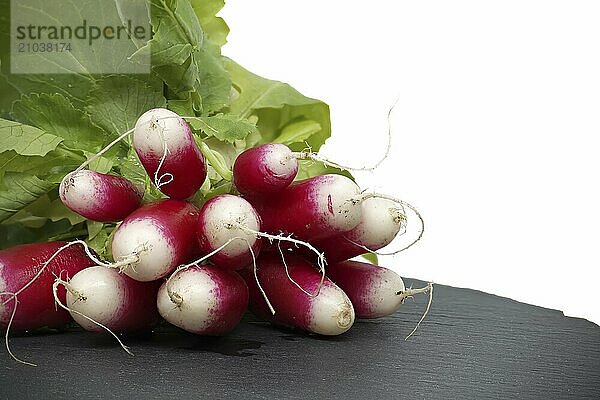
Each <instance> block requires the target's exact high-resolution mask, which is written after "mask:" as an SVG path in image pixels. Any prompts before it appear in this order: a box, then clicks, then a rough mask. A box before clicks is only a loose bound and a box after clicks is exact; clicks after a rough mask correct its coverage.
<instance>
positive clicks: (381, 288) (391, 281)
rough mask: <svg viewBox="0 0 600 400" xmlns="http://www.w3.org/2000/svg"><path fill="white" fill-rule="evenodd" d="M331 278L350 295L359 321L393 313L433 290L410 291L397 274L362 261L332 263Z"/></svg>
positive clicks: (329, 266) (329, 274)
mask: <svg viewBox="0 0 600 400" xmlns="http://www.w3.org/2000/svg"><path fill="white" fill-rule="evenodd" d="M327 276H328V277H329V278H330V279H331V280H332V281H334V282H335V283H336V285H338V286H339V287H341V288H342V289H343V290H344V292H345V293H346V294H347V295H348V297H349V298H350V300H351V301H352V304H353V305H354V311H355V312H356V316H357V317H358V318H379V317H383V316H386V315H390V314H393V313H395V312H396V311H397V310H398V308H400V305H402V303H403V302H404V300H405V299H406V298H407V297H410V296H414V295H415V294H417V293H426V292H428V291H429V290H430V286H427V287H425V288H421V289H406V287H405V286H404V281H403V280H402V278H401V277H400V275H398V274H397V273H395V272H394V271H392V270H390V269H387V268H383V267H380V266H377V265H373V264H369V263H364V262H359V261H344V262H341V263H337V264H330V265H328V267H327Z"/></svg>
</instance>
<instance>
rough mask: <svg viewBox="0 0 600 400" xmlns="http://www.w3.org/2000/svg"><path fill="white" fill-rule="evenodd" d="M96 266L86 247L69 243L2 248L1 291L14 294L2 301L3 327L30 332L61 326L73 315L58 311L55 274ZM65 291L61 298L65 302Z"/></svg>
mask: <svg viewBox="0 0 600 400" xmlns="http://www.w3.org/2000/svg"><path fill="white" fill-rule="evenodd" d="M91 265H94V261H93V260H92V259H90V257H89V256H88V254H87V253H86V251H84V248H83V247H82V246H80V245H77V246H75V245H71V244H69V243H66V242H49V243H33V244H24V245H20V246H15V247H11V248H9V249H5V250H0V292H4V293H6V294H13V295H14V296H16V297H17V298H18V304H19V305H18V308H17V310H15V306H14V304H15V303H14V301H12V300H14V298H15V297H14V296H13V297H10V298H9V299H7V300H4V299H3V301H2V302H1V303H0V329H2V330H4V329H8V324H9V322H10V320H11V316H12V314H13V312H14V317H13V318H12V323H11V325H10V328H11V329H14V330H17V331H27V330H33V329H38V328H42V327H49V328H58V327H61V326H63V325H65V324H67V323H68V322H70V321H71V320H72V319H71V316H70V315H69V313H67V312H66V311H63V310H57V309H56V308H55V306H54V298H53V296H52V284H53V283H54V275H60V274H61V273H64V274H65V275H66V276H73V275H75V274H76V273H77V272H79V271H81V270H82V269H84V268H87V267H89V266H91ZM65 296H66V294H65V291H64V290H60V291H59V292H58V297H59V298H60V299H61V300H63V301H64V299H65Z"/></svg>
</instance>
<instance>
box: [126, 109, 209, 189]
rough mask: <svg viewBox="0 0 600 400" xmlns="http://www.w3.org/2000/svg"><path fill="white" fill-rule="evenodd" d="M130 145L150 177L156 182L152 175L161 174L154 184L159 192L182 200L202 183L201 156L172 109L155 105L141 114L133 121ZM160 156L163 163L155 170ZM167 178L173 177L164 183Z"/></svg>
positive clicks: (190, 135) (185, 126)
mask: <svg viewBox="0 0 600 400" xmlns="http://www.w3.org/2000/svg"><path fill="white" fill-rule="evenodd" d="M133 145H134V147H135V152H136V153H137V155H138V158H139V159H140V162H141V163H142V165H143V166H144V168H145V169H146V172H147V173H148V175H149V176H150V178H151V179H152V180H153V181H156V180H155V175H157V176H158V177H161V176H162V177H163V178H159V182H155V184H160V187H159V189H160V191H161V192H163V193H164V194H166V195H167V196H169V197H171V198H173V199H179V200H185V199H187V198H189V197H191V196H193V195H194V194H195V193H196V191H198V189H200V186H202V184H203V183H204V180H205V179H206V161H205V159H204V155H203V154H202V152H201V151H200V149H199V148H198V145H197V144H196V142H195V140H194V136H193V135H192V131H191V129H190V127H189V125H188V124H187V122H185V120H184V119H183V118H181V117H179V116H178V115H177V114H175V113H174V112H172V111H170V110H167V109H164V108H155V109H152V110H149V111H146V112H145V113H144V114H142V115H141V116H140V118H139V119H138V120H137V123H136V124H135V130H134V131H133ZM165 146H166V148H167V149H168V151H167V153H166V155H165ZM161 159H163V164H162V166H160V170H158V169H159V165H160V163H161ZM157 170H158V172H157ZM169 174H170V175H169ZM168 177H172V181H171V182H169V183H166V182H167V181H168V180H169V178H168Z"/></svg>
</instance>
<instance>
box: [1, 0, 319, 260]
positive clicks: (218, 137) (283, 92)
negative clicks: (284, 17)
mask: <svg viewBox="0 0 600 400" xmlns="http://www.w3.org/2000/svg"><path fill="white" fill-rule="evenodd" d="M223 6H224V1H223V0H151V19H150V23H151V26H152V30H153V36H152V39H151V40H150V41H149V43H148V44H147V45H146V46H143V47H141V48H139V49H138V50H137V52H150V54H151V60H152V69H151V71H152V72H151V73H150V74H148V75H116V74H112V75H84V74H64V75H35V74H34V75H12V74H10V73H9V71H8V68H7V67H8V60H7V57H6V55H7V54H8V53H9V52H8V51H4V50H6V49H8V45H9V44H8V40H9V37H8V34H9V32H8V30H7V29H4V28H2V29H0V49H1V50H3V51H1V52H0V54H2V56H1V57H0V62H1V68H2V69H1V72H2V74H1V76H0V92H2V93H3V96H2V99H1V101H0V249H1V248H6V247H9V246H12V245H15V244H19V243H25V242H33V241H45V240H56V239H69V238H74V237H80V238H84V239H87V240H88V242H89V243H90V244H91V245H92V247H94V249H95V250H96V251H98V252H99V253H100V254H101V255H107V253H109V252H110V248H109V238H110V235H111V232H112V231H113V230H114V228H115V225H114V224H100V223H96V222H91V221H86V220H85V219H84V218H82V217H80V216H78V215H76V214H74V213H72V212H71V211H69V210H68V209H66V208H65V207H64V206H63V205H62V203H61V201H60V199H59V198H58V184H59V183H60V181H61V179H62V177H64V175H65V174H66V173H68V172H69V171H72V170H73V169H75V168H76V167H77V166H78V165H80V164H81V163H83V162H84V161H85V160H86V159H89V158H90V157H92V156H93V155H94V154H95V153H96V152H98V150H100V149H101V148H102V147H103V146H105V145H106V144H107V143H109V142H110V141H112V140H113V139H115V138H116V137H118V136H119V135H120V134H121V133H123V132H125V131H127V130H129V129H131V128H132V127H133V126H134V124H135V121H136V120H137V118H138V117H139V115H141V114H142V113H143V112H145V111H146V110H148V109H150V108H155V107H167V108H169V109H171V110H173V111H175V112H177V113H178V114H180V115H183V116H188V117H196V119H194V120H190V121H189V122H190V125H191V127H192V129H193V131H194V134H195V135H196V139H197V141H198V143H199V144H200V147H201V149H202V151H203V152H204V154H205V155H206V156H207V159H208V160H209V163H210V165H211V166H210V168H209V178H208V179H207V181H206V182H205V184H204V185H203V187H202V188H201V190H200V192H199V193H198V195H197V196H196V197H195V198H194V199H193V201H194V202H202V201H204V200H205V199H206V198H209V197H211V196H214V195H216V194H219V193H225V192H231V191H232V190H233V188H232V185H231V183H230V182H229V181H230V179H231V168H232V164H233V161H234V160H235V157H236V156H237V155H238V154H239V153H240V152H241V151H243V150H245V149H246V148H248V147H251V146H254V145H256V144H259V143H265V142H271V141H276V142H279V143H285V144H287V145H290V146H291V147H292V148H294V149H298V150H300V149H304V148H306V147H311V148H312V149H313V150H314V151H316V150H318V148H319V147H320V146H321V145H322V144H323V143H324V142H325V140H326V139H327V138H328V137H329V136H330V133H331V124H330V120H329V108H328V106H327V105H326V104H325V103H323V102H322V101H319V100H315V99H311V98H309V97H306V96H304V95H302V94H301V93H299V92H298V91H296V90H295V89H294V88H293V87H291V86H290V85H288V84H285V83H282V82H278V81H273V80H268V79H265V78H262V77H260V76H258V75H255V74H253V73H251V72H249V71H247V70H246V69H244V68H242V67H241V66H240V65H238V64H236V63H235V62H234V61H232V60H230V59H227V58H225V57H223V56H222V55H221V46H222V45H223V44H225V43H226V40H227V34H228V32H229V28H228V27H227V24H226V23H225V22H224V21H223V19H221V18H220V17H218V16H216V14H217V13H218V12H219V10H221V8H222V7H223ZM0 9H2V10H6V11H7V10H8V1H7V0H0ZM1 14H2V15H7V14H8V13H7V12H3V13H1ZM4 18H5V17H2V18H0V22H2V19H4ZM4 22H6V21H4ZM2 25H3V24H0V26H2ZM137 52H136V53H137ZM135 56H136V54H133V55H132V58H134V57H135ZM90 168H92V169H95V170H97V171H100V172H105V173H111V174H116V175H120V176H124V177H126V178H128V179H132V180H136V181H140V182H144V183H146V193H145V199H146V200H153V199H157V198H160V197H162V195H161V193H160V192H158V191H157V190H156V188H154V187H153V185H152V183H151V181H150V179H149V178H148V177H147V175H146V173H145V171H144V170H143V168H142V167H141V165H140V164H139V161H138V159H137V157H136V155H135V152H134V151H133V149H132V147H131V145H130V141H129V140H124V141H122V142H121V143H120V144H119V145H118V146H115V148H113V149H111V150H110V151H109V152H107V153H105V154H104V155H103V156H102V157H100V158H99V159H98V160H96V161H95V162H94V163H92V164H91V165H90ZM300 170H301V171H300V175H299V178H303V177H307V176H311V175H316V174H320V173H323V172H325V171H327V168H325V167H323V166H321V165H318V164H314V163H302V165H301V168H300Z"/></svg>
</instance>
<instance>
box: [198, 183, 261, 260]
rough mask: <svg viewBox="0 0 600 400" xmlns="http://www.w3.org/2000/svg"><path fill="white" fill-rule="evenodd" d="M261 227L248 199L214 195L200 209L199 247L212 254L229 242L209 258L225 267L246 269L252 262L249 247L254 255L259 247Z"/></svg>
mask: <svg viewBox="0 0 600 400" xmlns="http://www.w3.org/2000/svg"><path fill="white" fill-rule="evenodd" d="M260 228H261V227H260V217H259V216H258V214H257V213H256V211H255V210H254V208H253V207H252V205H251V204H250V203H248V201H246V200H244V199H243V198H241V197H239V196H233V195H230V194H224V195H220V196H216V197H213V198H212V199H210V200H208V201H207V202H206V203H205V204H204V206H202V208H201V209H200V217H199V218H198V227H197V235H198V242H199V244H200V250H202V252H204V253H209V252H212V251H214V250H216V249H218V248H219V247H221V246H223V245H225V244H226V243H227V246H226V247H224V248H223V249H222V250H221V251H219V252H217V253H215V254H214V255H213V256H212V257H211V259H210V260H211V261H212V262H213V263H214V264H216V265H218V266H220V267H224V268H229V269H240V268H243V267H245V266H246V265H247V264H249V263H250V262H251V261H252V254H251V252H250V249H249V247H252V252H253V253H254V254H258V252H259V250H260V240H259V239H258V237H257V233H259V231H260ZM231 239H235V240H232V241H231Z"/></svg>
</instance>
